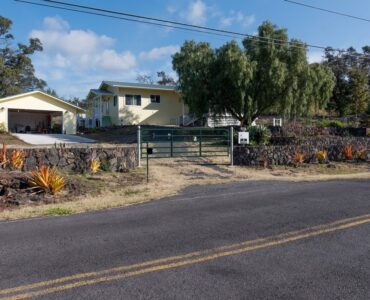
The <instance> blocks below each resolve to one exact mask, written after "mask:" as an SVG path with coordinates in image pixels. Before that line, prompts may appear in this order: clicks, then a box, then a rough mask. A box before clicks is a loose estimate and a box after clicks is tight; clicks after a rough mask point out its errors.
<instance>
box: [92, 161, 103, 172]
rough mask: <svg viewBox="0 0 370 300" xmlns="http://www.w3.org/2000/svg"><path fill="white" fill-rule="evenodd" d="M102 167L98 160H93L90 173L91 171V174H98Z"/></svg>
mask: <svg viewBox="0 0 370 300" xmlns="http://www.w3.org/2000/svg"><path fill="white" fill-rule="evenodd" d="M100 165H101V163H100V161H99V160H98V159H92V160H91V161H90V171H91V173H93V174H96V173H97V172H98V171H99V169H100Z"/></svg>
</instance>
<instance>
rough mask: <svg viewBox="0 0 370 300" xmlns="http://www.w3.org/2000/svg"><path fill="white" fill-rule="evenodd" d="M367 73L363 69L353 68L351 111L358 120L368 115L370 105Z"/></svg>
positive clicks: (349, 84) (350, 88)
mask: <svg viewBox="0 0 370 300" xmlns="http://www.w3.org/2000/svg"><path fill="white" fill-rule="evenodd" d="M368 80H369V79H368V77H367V75H366V71H365V70H364V69H362V68H352V69H351V70H350V77H349V82H348V86H349V91H350V99H351V101H350V103H349V107H350V111H351V112H352V113H353V114H354V115H355V117H356V119H357V118H358V116H359V115H362V114H364V113H366V111H367V108H368V105H369V103H370V91H369V81H368Z"/></svg>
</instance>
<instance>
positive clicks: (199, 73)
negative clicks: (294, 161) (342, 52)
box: [172, 22, 335, 126]
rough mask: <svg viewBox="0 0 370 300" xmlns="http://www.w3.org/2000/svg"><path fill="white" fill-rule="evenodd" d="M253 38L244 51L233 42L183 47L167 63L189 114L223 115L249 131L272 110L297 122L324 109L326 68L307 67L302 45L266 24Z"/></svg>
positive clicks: (328, 89) (329, 86) (330, 79)
mask: <svg viewBox="0 0 370 300" xmlns="http://www.w3.org/2000/svg"><path fill="white" fill-rule="evenodd" d="M258 37H259V38H260V39H253V38H247V39H245V40H244V41H243V48H242V47H240V46H239V44H238V43H236V42H235V41H232V42H229V43H227V44H225V45H223V46H221V47H220V48H218V49H212V48H211V47H210V45H209V44H208V43H196V42H194V41H187V42H185V43H184V45H183V46H182V47H181V49H180V52H178V53H176V54H175V55H174V56H173V61H172V62H173V68H174V70H175V71H176V72H177V74H178V77H179V79H178V88H179V90H180V91H181V95H182V98H183V99H184V101H185V103H186V104H187V105H188V106H189V108H190V110H191V111H192V112H194V113H196V114H197V115H199V116H200V115H202V114H204V113H210V112H211V113H213V114H216V115H221V114H225V113H227V114H230V115H232V116H233V117H234V118H236V119H238V120H239V121H240V122H241V125H242V126H248V125H249V124H251V122H252V121H253V120H254V119H255V118H257V117H258V116H260V115H261V114H263V113H266V112H268V111H270V110H272V109H273V110H276V111H279V112H280V113H282V114H284V115H287V116H290V117H296V116H301V115H308V114H310V113H312V112H314V111H315V110H317V109H319V108H323V107H325V105H326V103H327V102H328V100H329V99H330V96H331V93H332V90H333V88H334V85H335V78H334V75H333V73H332V72H331V70H330V68H328V67H327V66H325V65H322V64H309V63H308V61H307V49H306V47H305V46H304V44H303V43H302V42H300V41H298V40H294V39H293V40H289V38H288V34H287V31H286V30H285V29H280V28H277V27H276V26H274V25H273V24H271V23H270V22H264V23H263V24H262V25H261V26H260V27H259V29H258ZM261 40H264V41H266V42H261Z"/></svg>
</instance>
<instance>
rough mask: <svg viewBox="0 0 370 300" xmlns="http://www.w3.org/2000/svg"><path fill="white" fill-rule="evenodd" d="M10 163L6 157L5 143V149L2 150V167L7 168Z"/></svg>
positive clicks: (0, 154)
mask: <svg viewBox="0 0 370 300" xmlns="http://www.w3.org/2000/svg"><path fill="white" fill-rule="evenodd" d="M7 163H8V159H7V157H6V144H3V149H2V150H1V151H0V167H3V168H5V167H6V165H7Z"/></svg>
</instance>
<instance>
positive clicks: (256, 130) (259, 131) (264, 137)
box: [247, 125, 271, 145]
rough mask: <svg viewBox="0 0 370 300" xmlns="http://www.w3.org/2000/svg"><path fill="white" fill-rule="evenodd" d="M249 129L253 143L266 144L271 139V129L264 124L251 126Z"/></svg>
mask: <svg viewBox="0 0 370 300" xmlns="http://www.w3.org/2000/svg"><path fill="white" fill-rule="evenodd" d="M247 131H248V132H249V139H250V142H251V144H252V145H266V144H268V142H269V141H270V138H271V131H270V130H269V129H268V128H267V127H265V126H263V125H257V126H250V127H249V128H248V130H247Z"/></svg>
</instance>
